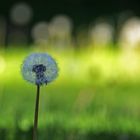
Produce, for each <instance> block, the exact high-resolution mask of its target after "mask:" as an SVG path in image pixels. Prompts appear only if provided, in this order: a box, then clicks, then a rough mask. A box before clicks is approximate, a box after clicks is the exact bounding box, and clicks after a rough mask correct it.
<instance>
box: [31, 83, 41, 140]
mask: <svg viewBox="0 0 140 140" xmlns="http://www.w3.org/2000/svg"><path fill="white" fill-rule="evenodd" d="M39 95H40V86H39V85H37V93H36V104H35V114H34V127H33V140H37V126H38V111H39Z"/></svg>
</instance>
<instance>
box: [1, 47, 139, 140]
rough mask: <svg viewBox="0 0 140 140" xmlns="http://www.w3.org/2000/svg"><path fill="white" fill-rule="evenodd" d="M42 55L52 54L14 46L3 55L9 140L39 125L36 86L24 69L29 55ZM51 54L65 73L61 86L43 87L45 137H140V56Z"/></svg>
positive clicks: (108, 51) (61, 75)
mask: <svg viewBox="0 0 140 140" xmlns="http://www.w3.org/2000/svg"><path fill="white" fill-rule="evenodd" d="M38 51H40V52H41V51H43V52H45V51H46V50H41V49H32V48H29V49H23V48H21V49H17V50H16V49H13V48H11V49H8V50H1V53H0V79H1V80H0V128H1V129H2V130H3V129H4V130H6V131H7V132H5V133H6V134H8V136H7V139H9V140H10V139H15V137H14V135H18V134H16V130H17V128H18V129H19V130H21V131H23V132H24V131H25V132H26V131H27V132H29V130H30V129H31V128H32V126H33V115H34V104H35V92H36V87H35V86H34V85H31V84H30V83H28V82H26V81H24V80H23V79H22V76H21V73H20V66H21V64H22V61H23V59H24V58H25V57H26V56H27V55H28V54H30V53H31V52H38ZM46 52H48V53H49V54H51V55H52V56H53V57H54V58H56V60H57V63H58V65H59V68H60V72H59V77H58V79H57V80H56V81H55V82H53V83H52V84H50V85H48V86H47V87H45V86H44V87H42V89H41V98H40V113H39V133H40V138H41V139H44V140H45V135H50V133H53V135H54V133H56V135H57V136H59V137H60V138H56V137H55V138H51V139H55V140H57V139H62V137H61V135H62V133H63V134H65V133H66V132H67V133H68V135H69V137H70V138H69V139H71V140H72V139H77V140H78V139H80V140H81V139H82V138H73V137H74V136H75V133H78V134H81V135H82V137H83V136H84V135H86V134H89V133H94V134H98V133H102V132H105V133H112V134H134V135H139V133H140V102H139V99H140V94H139V92H140V86H139V85H140V65H139V62H140V52H138V51H137V52H136V51H126V50H125V51H123V50H113V49H102V50H101V49H94V50H93V49H89V50H88V49H87V51H85V50H84V49H83V50H82V49H81V50H80V51H79V52H75V51H74V50H65V51H59V52H56V51H54V50H47V51H46ZM46 129H47V130H46ZM51 130H52V131H53V132H51ZM62 130H63V131H62ZM44 131H45V132H44ZM43 133H44V135H43ZM46 133H47V134H46ZM29 135H31V133H29ZM71 135H72V136H71ZM25 138H26V136H25V137H24V138H22V139H25ZM17 139H18V138H17ZM20 139H21V138H20ZM83 139H84V138H83ZM3 140H4V139H3Z"/></svg>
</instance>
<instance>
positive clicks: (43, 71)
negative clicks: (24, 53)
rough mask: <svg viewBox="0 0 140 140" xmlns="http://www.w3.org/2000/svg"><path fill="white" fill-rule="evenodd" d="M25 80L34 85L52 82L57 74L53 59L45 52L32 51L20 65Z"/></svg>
mask: <svg viewBox="0 0 140 140" xmlns="http://www.w3.org/2000/svg"><path fill="white" fill-rule="evenodd" d="M21 71H22V75H23V78H24V79H25V80H27V81H28V82H31V83H33V84H36V85H43V84H47V83H50V82H52V81H53V80H54V79H55V78H56V77H57V75H58V67H57V64H56V62H55V60H54V59H53V58H52V57H51V56H49V55H48V54H46V53H34V54H31V55H30V56H28V57H27V58H26V59H25V60H24V62H23V65H22V70H21Z"/></svg>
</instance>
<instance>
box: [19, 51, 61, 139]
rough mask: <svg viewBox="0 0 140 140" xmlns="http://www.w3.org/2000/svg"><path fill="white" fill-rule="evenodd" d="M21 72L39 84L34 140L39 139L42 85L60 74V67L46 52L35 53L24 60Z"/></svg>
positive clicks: (32, 81) (27, 78)
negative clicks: (38, 127)
mask: <svg viewBox="0 0 140 140" xmlns="http://www.w3.org/2000/svg"><path fill="white" fill-rule="evenodd" d="M21 73H22V76H23V78H24V79H25V80H27V81H28V82H30V83H32V84H35V85H36V86H37V95H36V105H35V116H34V129H33V140H37V125H38V110H39V95H40V86H43V85H47V84H48V83H50V82H52V81H53V80H55V78H56V77H57V76H58V67H57V63H56V62H55V60H54V59H53V58H52V57H51V56H50V55H48V54H46V53H34V54H31V55H29V56H28V57H27V58H26V59H25V60H24V62H23V64H22V67H21Z"/></svg>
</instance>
